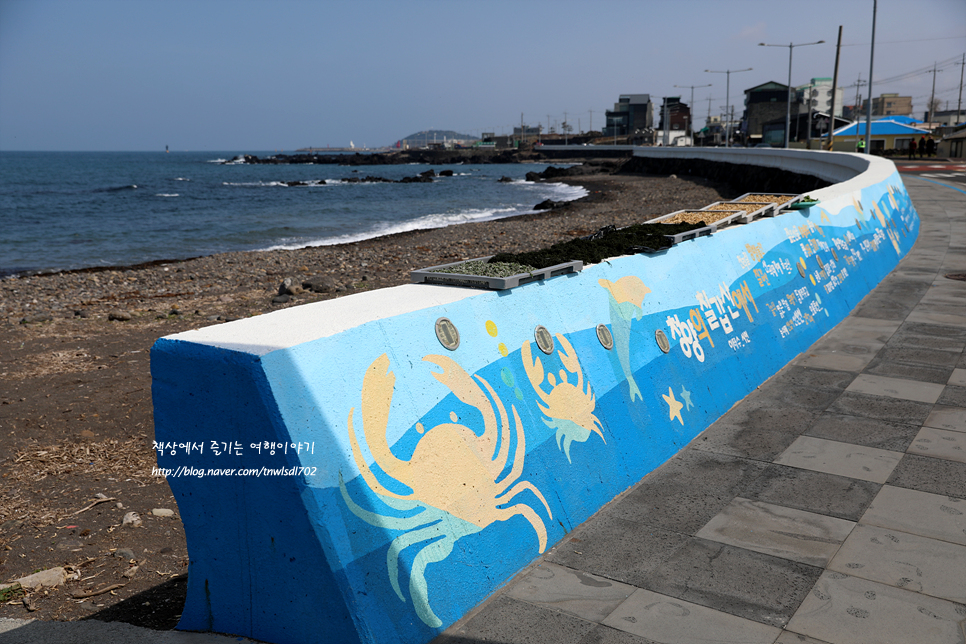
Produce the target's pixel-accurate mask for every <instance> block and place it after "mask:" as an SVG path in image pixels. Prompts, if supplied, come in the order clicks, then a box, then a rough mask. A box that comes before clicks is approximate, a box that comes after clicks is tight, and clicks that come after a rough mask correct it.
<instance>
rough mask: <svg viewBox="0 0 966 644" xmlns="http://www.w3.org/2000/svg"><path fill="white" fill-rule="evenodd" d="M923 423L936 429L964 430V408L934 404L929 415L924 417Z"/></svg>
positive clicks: (965, 413)
mask: <svg viewBox="0 0 966 644" xmlns="http://www.w3.org/2000/svg"><path fill="white" fill-rule="evenodd" d="M925 424H926V425H928V426H929V427H936V428H938V429H951V430H953V431H957V432H966V408H963V407H941V406H939V405H936V406H935V407H933V410H932V413H931V414H929V417H928V418H926V422H925Z"/></svg>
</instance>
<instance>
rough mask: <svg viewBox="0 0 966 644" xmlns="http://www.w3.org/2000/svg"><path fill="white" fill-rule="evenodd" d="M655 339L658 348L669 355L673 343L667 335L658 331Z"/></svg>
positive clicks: (655, 333)
mask: <svg viewBox="0 0 966 644" xmlns="http://www.w3.org/2000/svg"><path fill="white" fill-rule="evenodd" d="M654 339H655V340H657V346H658V348H660V349H661V351H663V352H664V353H667V352H668V351H670V350H671V343H670V342H669V341H668V339H667V335H665V334H664V331H662V330H661V329H658V330H657V331H655V332H654Z"/></svg>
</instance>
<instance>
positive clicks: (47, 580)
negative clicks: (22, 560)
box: [14, 567, 67, 590]
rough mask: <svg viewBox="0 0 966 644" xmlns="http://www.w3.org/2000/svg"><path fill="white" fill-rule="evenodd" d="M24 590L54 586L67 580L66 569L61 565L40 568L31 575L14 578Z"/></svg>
mask: <svg viewBox="0 0 966 644" xmlns="http://www.w3.org/2000/svg"><path fill="white" fill-rule="evenodd" d="M14 581H15V582H16V583H18V584H20V586H21V588H24V589H26V590H38V589H40V588H55V587H57V586H59V585H61V584H62V583H64V582H65V581H67V571H66V570H64V569H63V568H61V567H57V568H51V569H49V570H41V571H40V572H35V573H34V574H32V575H27V576H26V577H21V578H20V579H15V580H14Z"/></svg>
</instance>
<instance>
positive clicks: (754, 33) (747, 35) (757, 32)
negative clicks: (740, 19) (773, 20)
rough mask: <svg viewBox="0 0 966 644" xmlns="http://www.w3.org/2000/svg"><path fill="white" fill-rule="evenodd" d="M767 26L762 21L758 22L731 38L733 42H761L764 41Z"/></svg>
mask: <svg viewBox="0 0 966 644" xmlns="http://www.w3.org/2000/svg"><path fill="white" fill-rule="evenodd" d="M767 27H768V25H766V24H765V23H764V22H762V21H758V22H756V23H755V24H753V25H749V26H747V27H745V28H744V29H742V30H741V31H739V32H738V33H737V34H735V35H734V36H733V37H732V38H733V39H734V40H751V41H753V42H761V41H762V40H764V39H765V31H766V30H767Z"/></svg>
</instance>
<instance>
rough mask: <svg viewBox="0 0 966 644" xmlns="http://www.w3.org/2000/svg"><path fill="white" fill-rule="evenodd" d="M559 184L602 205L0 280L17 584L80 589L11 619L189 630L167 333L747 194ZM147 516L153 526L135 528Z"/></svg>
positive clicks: (8, 557) (12, 613)
mask: <svg viewBox="0 0 966 644" xmlns="http://www.w3.org/2000/svg"><path fill="white" fill-rule="evenodd" d="M592 168H593V166H589V165H588V166H587V168H584V169H582V170H575V171H574V172H575V173H578V172H585V171H587V170H588V169H592ZM596 169H597V171H598V172H599V171H600V169H601V167H600V166H598V167H597V168H596ZM554 180H555V181H566V182H568V183H571V184H574V185H580V186H583V187H584V188H585V189H586V190H587V191H588V195H587V196H586V197H583V198H581V199H579V200H576V201H572V202H566V203H564V204H553V205H554V206H555V207H552V208H550V209H549V210H545V211H541V212H537V213H534V214H530V215H523V216H518V217H513V218H507V219H499V220H495V221H488V222H480V223H472V224H463V225H459V226H451V227H447V228H439V229H433V230H416V231H410V232H405V233H399V234H395V235H389V236H385V237H379V238H375V239H369V240H365V241H360V242H355V243H351V244H343V245H338V246H319V247H310V248H303V249H299V250H275V251H265V252H236V253H225V254H220V255H212V256H208V257H198V258H195V259H189V260H178V261H170V262H168V261H159V262H151V263H148V264H143V265H140V266H132V267H112V268H91V269H84V270H76V271H68V272H60V273H51V274H41V275H29V276H14V277H8V278H5V279H2V280H0V328H2V332H0V382H2V384H3V387H2V389H0V583H2V582H4V581H8V580H13V579H17V578H19V577H23V576H25V575H28V574H30V573H32V572H34V571H36V570H37V569H41V568H55V567H63V568H64V572H65V577H66V578H67V581H65V582H62V583H59V584H58V585H57V587H56V588H45V589H41V590H36V591H30V592H28V593H27V595H26V596H25V597H21V596H16V595H7V596H6V601H0V617H25V616H29V617H35V618H39V619H48V620H50V619H67V620H72V619H81V618H87V617H91V618H94V619H103V620H108V621H114V620H119V621H125V622H129V623H132V624H137V625H141V626H149V627H152V628H172V627H173V626H174V625H175V624H176V623H177V619H178V616H179V615H180V612H181V602H183V598H184V589H185V584H184V581H185V573H186V570H187V561H188V559H187V557H188V554H187V546H186V543H185V539H184V532H183V528H182V525H181V521H180V518H179V516H178V513H177V505H176V503H175V500H174V498H173V496H172V494H171V490H170V488H169V487H168V485H167V482H166V481H165V479H164V478H162V477H159V476H157V475H156V473H155V472H153V468H154V467H156V465H157V461H156V453H155V451H154V449H153V446H152V439H153V438H154V436H153V415H152V414H153V410H152V406H151V376H150V360H149V355H150V348H151V346H152V344H153V343H154V342H155V341H156V340H157V339H158V338H159V337H162V336H165V335H169V334H172V333H177V332H180V331H184V330H187V329H192V328H199V327H202V326H207V325H211V324H217V323H219V322H222V321H226V320H232V319H236V318H241V317H246V316H250V315H258V314H262V313H266V312H270V311H273V310H278V309H279V308H284V307H288V306H294V305H298V304H303V303H307V302H313V301H320V300H326V299H331V298H336V297H343V296H346V295H350V294H352V293H356V292H360V291H363V290H372V289H378V288H384V287H389V286H395V285H399V284H405V283H408V282H409V271H410V270H412V269H415V268H424V267H427V266H433V265H438V264H445V263H448V262H454V261H459V260H463V259H471V258H475V257H480V256H484V255H493V254H495V253H497V252H502V251H505V252H522V251H531V250H537V249H540V248H543V247H546V246H549V245H551V244H553V243H556V242H559V241H564V240H568V239H572V238H574V237H577V236H581V235H586V234H589V233H592V232H595V231H597V230H599V229H600V228H603V227H605V226H609V225H615V226H627V225H630V224H634V223H640V222H643V221H647V220H648V219H651V218H654V217H657V216H660V215H663V214H666V213H669V212H672V211H674V210H679V209H682V208H693V207H701V206H704V205H707V204H709V203H712V202H714V201H718V200H721V199H724V198H730V197H734V196H737V194H738V193H737V192H735V191H734V189H732V188H729V187H728V186H724V185H716V184H712V183H710V182H708V181H705V180H702V179H699V178H688V179H683V178H682V179H679V178H676V177H668V176H641V175H635V174H587V175H580V176H577V175H576V174H575V175H574V176H570V177H558V178H556V179H554ZM284 282H287V284H288V289H287V290H288V293H287V294H285V295H283V296H281V297H280V294H279V290H280V286H281V285H282V284H283V283H284ZM283 290H284V289H283ZM102 501H103V502H102ZM169 510H170V511H173V512H169ZM131 512H134V513H137V514H138V515H139V518H140V524H137V525H135V524H134V522H132V521H128V523H125V522H124V517H125V516H127V515H129V514H130V513H131ZM118 584H120V585H118ZM105 588H110V590H104V589H105ZM0 599H3V597H0ZM25 599H27V600H28V601H27V603H26V604H25V603H24V600H25Z"/></svg>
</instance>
